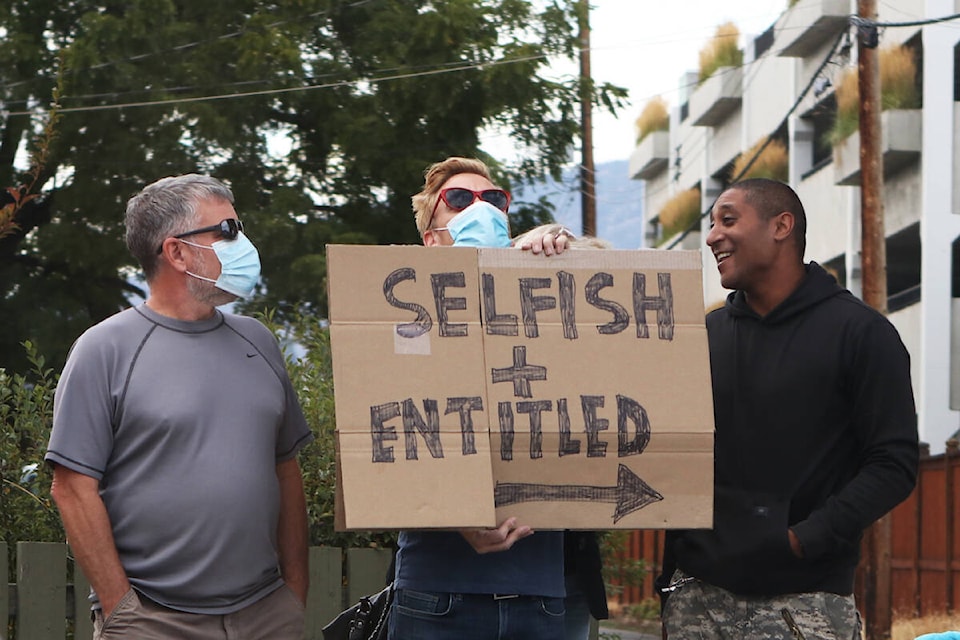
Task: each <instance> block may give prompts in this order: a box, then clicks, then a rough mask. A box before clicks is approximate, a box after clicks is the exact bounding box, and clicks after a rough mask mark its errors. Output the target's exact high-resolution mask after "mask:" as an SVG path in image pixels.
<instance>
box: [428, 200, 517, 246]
mask: <svg viewBox="0 0 960 640" xmlns="http://www.w3.org/2000/svg"><path fill="white" fill-rule="evenodd" d="M444 229H446V230H447V231H449V232H450V236H451V237H452V238H453V246H455V247H493V248H505V247H509V246H510V228H509V227H508V226H507V214H505V213H504V212H503V211H500V209H497V208H496V207H495V206H493V205H492V204H490V203H489V202H484V201H483V200H478V201H477V202H474V203H473V204H472V205H470V206H469V207H467V208H466V209H464V210H463V211H461V212H460V213H458V214H457V215H455V216H454V217H453V218H452V219H451V220H450V222H448V223H447V226H445V227H440V228H438V229H435V231H443V230H444Z"/></svg>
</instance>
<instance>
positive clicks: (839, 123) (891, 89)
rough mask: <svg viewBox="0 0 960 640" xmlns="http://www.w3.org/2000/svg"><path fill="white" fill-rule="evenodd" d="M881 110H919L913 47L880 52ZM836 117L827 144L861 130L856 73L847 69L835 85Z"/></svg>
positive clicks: (834, 143) (889, 48) (837, 142)
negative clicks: (859, 128)
mask: <svg viewBox="0 0 960 640" xmlns="http://www.w3.org/2000/svg"><path fill="white" fill-rule="evenodd" d="M879 59H880V109H881V110H882V111H886V110H887V109H915V108H917V107H919V106H920V90H919V88H918V87H917V62H916V59H915V56H914V52H913V50H912V49H911V48H910V47H906V46H902V45H894V46H892V47H885V48H883V49H881V50H880V55H879ZM836 97H837V116H836V119H835V120H834V123H833V128H831V129H830V131H829V132H828V133H827V141H828V142H829V143H830V144H832V145H837V144H839V143H841V142H843V141H844V140H846V139H847V138H848V137H850V134H852V133H853V132H854V131H856V130H857V128H858V127H859V126H860V87H859V84H858V77H857V69H856V68H855V67H852V68H849V69H846V70H845V71H844V72H843V73H842V74H841V76H840V78H839V80H837V83H836Z"/></svg>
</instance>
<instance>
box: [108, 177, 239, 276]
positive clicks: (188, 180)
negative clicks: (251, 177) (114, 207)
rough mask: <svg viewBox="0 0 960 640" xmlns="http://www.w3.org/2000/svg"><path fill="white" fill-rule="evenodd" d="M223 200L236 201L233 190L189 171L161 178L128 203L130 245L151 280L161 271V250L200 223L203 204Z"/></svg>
mask: <svg viewBox="0 0 960 640" xmlns="http://www.w3.org/2000/svg"><path fill="white" fill-rule="evenodd" d="M205 200H220V201H226V202H229V203H230V204H233V192H232V191H230V188H229V187H227V185H225V184H223V183H222V182H220V181H219V180H217V179H216V178H212V177H210V176H202V175H199V174H196V173H188V174H185V175H182V176H171V177H168V178H161V179H160V180H157V181H156V182H154V183H152V184H149V185H147V186H146V187H144V188H143V190H142V191H140V193H138V194H137V195H135V196H133V197H132V198H130V200H129V201H128V202H127V213H126V218H125V222H126V227H127V236H126V239H127V248H129V249H130V253H132V254H133V256H134V257H135V258H136V259H137V260H138V261H139V262H140V266H141V267H143V271H144V273H145V274H146V277H147V282H149V281H150V280H151V279H152V278H153V276H154V274H155V273H156V271H157V260H158V258H159V256H158V254H157V249H158V248H159V247H160V245H162V244H163V241H164V240H166V239H167V238H169V237H170V236H175V235H177V234H178V233H183V232H184V231H189V230H190V229H191V227H193V226H195V225H196V224H197V219H198V215H197V210H198V207H199V204H200V203H201V202H203V201H205Z"/></svg>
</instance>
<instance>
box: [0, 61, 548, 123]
mask: <svg viewBox="0 0 960 640" xmlns="http://www.w3.org/2000/svg"><path fill="white" fill-rule="evenodd" d="M546 57H547V56H546V55H543V54H540V55H533V56H523V57H520V58H510V59H505V60H495V61H490V62H469V63H462V64H460V65H459V66H457V67H449V68H445V69H433V70H431V71H419V72H414V73H405V74H397V75H392V76H383V77H380V78H361V79H357V80H341V81H339V82H330V83H326V84H315V85H306V86H302V87H282V88H279V89H264V90H262V91H246V92H242V93H226V94H218V95H208V96H194V97H192V98H170V99H165V100H146V101H142V102H127V103H118V104H99V105H90V106H85V107H61V108H58V109H57V112H58V113H80V112H90V111H106V110H109V109H133V108H139V107H154V106H158V105H166V104H187V103H191V102H205V101H213V100H229V99H232V98H248V97H254V96H268V95H279V94H283V93H295V92H299V91H313V90H316V89H332V88H336V87H348V86H354V85H358V84H379V83H381V82H388V81H392V80H406V79H409V78H421V77H427V76H435V75H440V74H444V73H455V72H458V71H466V70H469V69H482V68H484V67H493V66H500V65H505V64H517V63H519V62H529V61H531V60H541V59H544V58H546ZM32 113H33V112H32V111H8V112H6V115H8V116H25V115H31V114H32Z"/></svg>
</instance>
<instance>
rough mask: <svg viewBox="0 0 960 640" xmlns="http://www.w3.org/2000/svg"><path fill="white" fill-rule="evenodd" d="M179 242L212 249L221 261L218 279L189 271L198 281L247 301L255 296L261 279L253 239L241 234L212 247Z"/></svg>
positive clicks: (186, 241)
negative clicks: (251, 296) (212, 285)
mask: <svg viewBox="0 0 960 640" xmlns="http://www.w3.org/2000/svg"><path fill="white" fill-rule="evenodd" d="M180 242H182V243H184V244H188V245H190V246H191V247H200V248H201V249H212V250H213V252H214V253H215V254H216V256H217V259H218V260H220V277H219V278H217V279H216V280H212V279H210V278H205V277H203V276H201V275H197V274H196V273H191V272H190V271H187V275H191V276H193V277H194V278H197V279H198V280H205V281H206V282H212V283H213V284H214V286H215V287H217V289H220V290H221V291H226V292H227V293H232V294H233V295H235V296H237V297H239V298H247V297H249V296H250V294H251V293H253V290H254V288H256V286H257V282H258V281H259V280H260V254H259V253H257V248H256V247H255V246H253V243H252V242H250V239H249V238H247V236H245V235H243V232H242V231H241V232H238V233H237V237H236V239H234V240H218V241H217V242H214V243H213V244H212V245H210V246H207V245H205V244H196V243H194V242H190V241H188V240H183V239H180Z"/></svg>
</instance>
